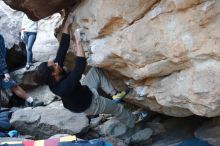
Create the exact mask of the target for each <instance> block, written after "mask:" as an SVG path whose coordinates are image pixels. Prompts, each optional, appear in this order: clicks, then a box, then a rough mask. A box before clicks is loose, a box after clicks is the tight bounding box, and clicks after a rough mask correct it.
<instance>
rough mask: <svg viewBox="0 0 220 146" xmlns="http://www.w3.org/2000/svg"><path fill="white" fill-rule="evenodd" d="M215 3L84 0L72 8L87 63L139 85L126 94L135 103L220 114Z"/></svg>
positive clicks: (219, 54) (219, 53)
mask: <svg viewBox="0 0 220 146" xmlns="http://www.w3.org/2000/svg"><path fill="white" fill-rule="evenodd" d="M219 8H220V1H218V0H160V1H159V0H136V1H133V0H120V1H118V0H111V1H107V0H99V1H93V0H85V1H84V2H83V3H81V5H80V6H79V7H78V8H77V9H76V12H75V13H76V21H77V24H78V25H79V26H80V27H83V28H85V30H84V31H85V34H86V37H87V39H88V40H90V46H91V51H92V54H91V55H90V57H89V59H88V61H89V64H90V65H94V66H98V67H102V68H104V69H108V70H109V71H111V72H113V73H114V74H115V73H119V74H121V75H122V76H123V77H126V78H127V80H124V82H125V83H128V84H130V86H132V87H133V88H134V89H137V88H138V87H142V88H143V89H144V92H143V90H134V93H136V94H133V95H132V97H129V98H131V99H133V100H135V101H136V102H137V104H139V105H142V106H144V107H149V108H150V109H152V110H155V111H158V112H161V113H165V114H168V115H173V116H187V115H191V114H196V115H201V116H207V117H214V116H219V115H220V110H219V109H220V90H219V87H220V76H219V74H220V28H219V24H220V15H219V14H220V9H219ZM144 87H145V88H144ZM142 92H143V94H142ZM140 94H141V95H140ZM139 97H141V98H139ZM136 99H139V100H141V101H138V100H136ZM150 100H153V101H154V103H156V104H157V105H158V108H155V105H156V104H149V103H150V102H149V101H150ZM172 108H173V109H182V110H183V111H184V112H182V113H183V114H181V112H179V110H176V113H175V110H172ZM169 111H171V112H169ZM177 112H178V113H177Z"/></svg>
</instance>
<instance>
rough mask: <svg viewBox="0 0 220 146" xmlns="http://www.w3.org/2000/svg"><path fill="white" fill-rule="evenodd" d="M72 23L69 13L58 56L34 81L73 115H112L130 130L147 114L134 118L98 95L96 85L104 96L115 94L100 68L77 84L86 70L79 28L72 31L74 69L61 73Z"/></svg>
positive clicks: (92, 71) (45, 64) (46, 65)
mask: <svg viewBox="0 0 220 146" xmlns="http://www.w3.org/2000/svg"><path fill="white" fill-rule="evenodd" d="M73 21H74V15H73V13H70V14H69V16H68V18H67V20H66V22H65V25H64V28H63V34H62V38H61V41H60V46H59V49H58V52H57V56H56V58H55V60H54V61H48V62H43V63H41V64H40V65H39V66H38V67H37V69H36V72H35V75H36V76H35V77H36V82H37V83H39V84H47V85H49V88H50V90H51V91H52V92H53V93H54V94H56V95H58V96H60V97H61V99H62V102H63V105H64V107H65V108H67V109H69V110H71V111H72V112H76V113H79V112H84V113H86V114H87V115H97V114H112V115H114V116H115V117H116V118H117V119H118V120H119V121H121V122H122V123H124V124H125V125H127V126H128V127H133V126H134V124H135V122H136V120H140V119H143V118H145V117H147V114H146V113H143V112H139V113H138V114H136V115H134V114H132V113H131V112H129V111H127V110H126V109H124V107H123V106H122V105H121V104H118V103H115V102H113V101H112V100H110V99H108V98H104V97H102V96H100V95H99V94H98V92H97V88H98V87H99V86H100V87H101V88H102V89H103V90H104V91H105V92H106V93H109V94H111V95H114V94H117V93H116V90H115V89H114V88H113V87H112V85H111V84H110V82H109V81H108V80H107V78H106V77H105V76H104V74H103V72H102V71H101V70H100V69H98V68H92V69H90V70H89V72H88V73H87V75H86V76H85V78H84V82H83V83H80V79H81V76H82V74H83V72H84V70H85V67H86V58H85V53H84V50H83V48H82V45H81V42H80V41H81V39H80V31H79V29H77V30H76V31H75V32H74V36H75V42H76V60H75V68H74V69H73V70H72V71H71V72H70V73H66V72H65V71H64V69H63V64H64V60H65V56H66V53H67V50H68V48H69V43H70V35H69V27H70V25H71V23H72V22H73Z"/></svg>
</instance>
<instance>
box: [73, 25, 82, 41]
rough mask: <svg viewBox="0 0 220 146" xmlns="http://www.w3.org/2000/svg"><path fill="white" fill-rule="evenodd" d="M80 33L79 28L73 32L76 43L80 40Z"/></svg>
mask: <svg viewBox="0 0 220 146" xmlns="http://www.w3.org/2000/svg"><path fill="white" fill-rule="evenodd" d="M80 33H81V28H78V29H76V30H75V32H74V36H75V39H76V42H77V43H79V42H80V40H81V37H80Z"/></svg>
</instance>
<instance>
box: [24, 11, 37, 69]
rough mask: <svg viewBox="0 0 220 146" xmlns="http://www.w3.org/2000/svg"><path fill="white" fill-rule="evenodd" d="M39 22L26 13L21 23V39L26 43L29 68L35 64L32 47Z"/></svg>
mask: <svg viewBox="0 0 220 146" xmlns="http://www.w3.org/2000/svg"><path fill="white" fill-rule="evenodd" d="M37 29H38V22H37V21H32V20H30V19H29V18H28V17H27V15H26V14H25V15H24V17H23V19H22V25H21V39H22V40H23V41H24V43H25V45H26V52H27V62H26V66H25V67H26V69H27V70H28V69H29V68H30V67H31V66H32V65H33V53H32V47H33V45H34V42H35V40H36V37H37Z"/></svg>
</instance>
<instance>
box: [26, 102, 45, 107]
mask: <svg viewBox="0 0 220 146" xmlns="http://www.w3.org/2000/svg"><path fill="white" fill-rule="evenodd" d="M43 105H44V102H42V101H33V102H27V101H25V106H26V107H37V106H43Z"/></svg>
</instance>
